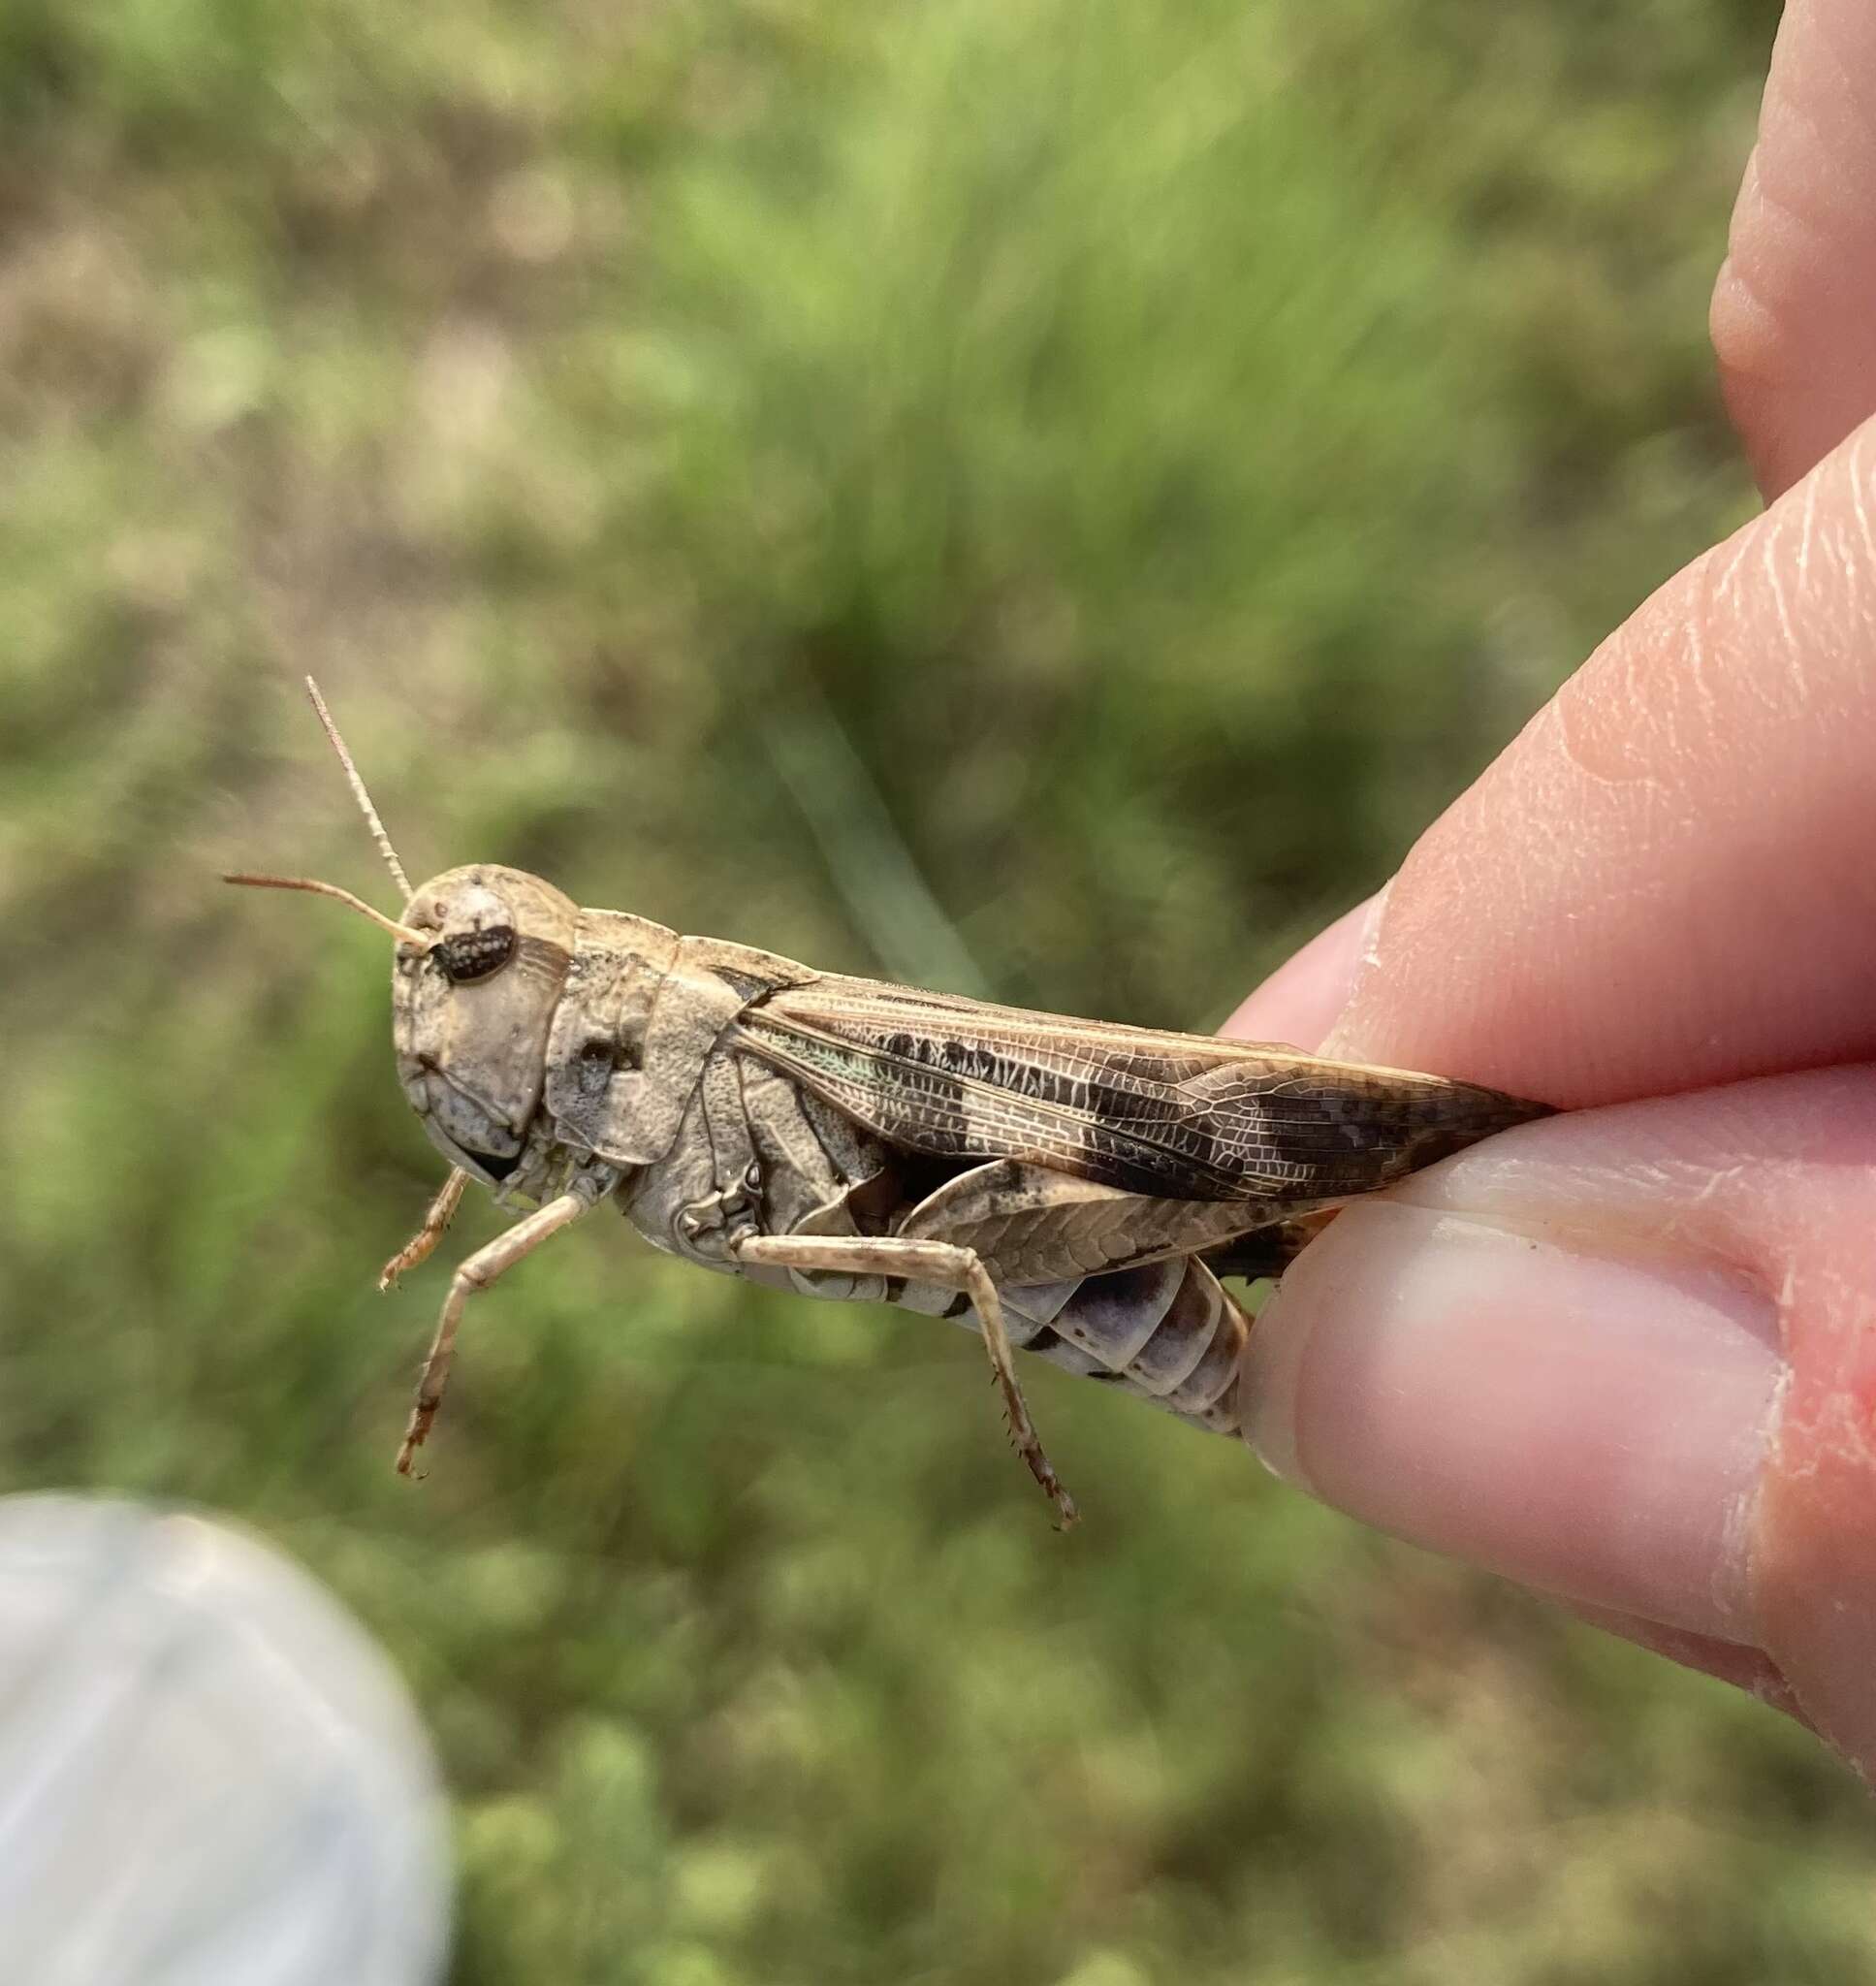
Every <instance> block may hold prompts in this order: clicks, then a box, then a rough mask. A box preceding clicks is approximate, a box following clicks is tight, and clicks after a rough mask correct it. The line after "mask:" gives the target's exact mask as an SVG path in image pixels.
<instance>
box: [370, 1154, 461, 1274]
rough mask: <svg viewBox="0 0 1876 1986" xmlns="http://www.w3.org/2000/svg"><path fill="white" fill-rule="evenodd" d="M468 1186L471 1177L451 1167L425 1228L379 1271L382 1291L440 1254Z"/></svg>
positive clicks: (433, 1203) (426, 1215)
mask: <svg viewBox="0 0 1876 1986" xmlns="http://www.w3.org/2000/svg"><path fill="white" fill-rule="evenodd" d="M468 1183H469V1175H468V1174H467V1173H466V1172H465V1171H464V1170H463V1169H462V1168H461V1166H452V1167H451V1168H450V1176H449V1177H448V1178H447V1179H445V1180H444V1181H443V1183H442V1185H441V1186H439V1187H438V1188H437V1189H436V1198H435V1199H434V1200H432V1201H430V1203H429V1212H428V1213H427V1214H425V1216H424V1225H423V1226H422V1227H421V1228H419V1229H418V1230H417V1232H416V1233H414V1234H413V1235H412V1236H411V1237H410V1239H409V1240H408V1241H406V1242H405V1243H404V1245H403V1246H402V1247H401V1248H400V1249H398V1251H397V1254H396V1255H394V1256H393V1257H392V1258H391V1260H390V1261H389V1262H387V1263H386V1264H385V1265H384V1266H383V1268H381V1269H380V1270H379V1271H378V1288H379V1289H381V1290H388V1289H390V1287H391V1286H392V1284H393V1283H395V1282H396V1281H397V1278H398V1277H399V1276H400V1275H402V1274H403V1273H404V1271H405V1270H406V1269H413V1268H416V1267H417V1266H418V1265H420V1264H422V1263H426V1262H428V1261H429V1259H430V1257H431V1256H432V1255H433V1254H434V1253H435V1252H436V1244H437V1243H438V1242H439V1241H440V1240H442V1238H443V1235H444V1233H445V1232H446V1231H447V1230H448V1228H449V1225H450V1222H451V1220H452V1219H453V1218H454V1217H455V1214H456V1210H457V1208H458V1206H459V1205H461V1201H462V1189H463V1188H464V1187H465V1186H466V1185H468Z"/></svg>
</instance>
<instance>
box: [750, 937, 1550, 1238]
mask: <svg viewBox="0 0 1876 1986" xmlns="http://www.w3.org/2000/svg"><path fill="white" fill-rule="evenodd" d="M737 1034H738V1042H739V1045H740V1046H741V1047H743V1048H744V1049H745V1050H747V1052H749V1053H751V1054H754V1055H757V1056H759V1057H760V1058H761V1059H762V1060H763V1061H765V1062H767V1063H769V1064H770V1065H771V1066H772V1067H774V1068H777V1069H779V1070H781V1071H783V1072H784V1073H787V1074H789V1075H792V1076H794V1077H795V1078H796V1079H798V1080H799V1081H800V1082H802V1083H804V1084H805V1085H806V1086H807V1087H808V1088H809V1089H811V1090H812V1091H814V1092H815V1093H816V1094H817V1095H819V1096H821V1097H824V1098H825V1099H826V1100H827V1101H828V1102H829V1103H830V1104H832V1105H834V1106H835V1107H836V1108H837V1109H840V1110H843V1111H844V1112H845V1113H846V1114H847V1115H848V1116H850V1117H852V1118H853V1119H854V1120H855V1121H856V1122H858V1123H860V1124H863V1125H865V1126H866V1127H867V1129H868V1130H870V1131H872V1132H873V1133H874V1135H875V1136H876V1137H881V1138H883V1139H885V1140H886V1141H887V1142H888V1143H890V1144H893V1145H897V1146H899V1147H900V1148H901V1149H903V1150H906V1151H914V1152H923V1153H927V1154H930V1155H932V1156H934V1157H938V1158H956V1159H992V1158H1009V1159H1017V1160H1021V1161H1023V1162H1024V1163H1026V1164H1030V1165H1035V1166H1045V1167H1049V1168H1052V1169H1056V1170H1058V1171H1063V1172H1068V1173H1072V1174H1073V1175H1074V1176H1076V1177H1077V1178H1082V1179H1092V1180H1097V1181H1098V1182H1100V1183H1102V1184H1104V1185H1108V1186H1115V1187H1119V1188H1121V1189H1123V1190H1124V1191H1126V1192H1129V1193H1137V1194H1145V1195H1148V1196H1151V1197H1153V1198H1155V1199H1161V1200H1204V1201H1230V1200H1255V1201H1258V1202H1259V1203H1260V1204H1262V1205H1266V1206H1273V1207H1297V1206H1303V1205H1317V1204H1324V1203H1328V1202H1331V1201H1337V1200H1345V1199H1349V1198H1351V1197H1352V1196H1354V1195H1356V1194H1362V1193H1369V1192H1372V1191H1374V1190H1375V1189H1376V1188H1377V1187H1380V1186H1384V1185H1386V1184H1387V1183H1388V1182H1389V1181H1390V1180H1393V1179H1397V1178H1400V1177H1402V1176H1403V1175H1404V1174H1406V1173H1408V1172H1411V1171H1414V1170H1415V1169H1417V1168H1418V1167H1420V1166H1424V1165H1430V1164H1431V1163H1432V1162H1433V1161H1434V1160H1435V1159H1439V1158H1444V1157H1445V1156H1446V1155H1447V1153H1449V1152H1453V1151H1457V1150H1459V1149H1460V1148H1461V1147H1462V1146H1464V1145H1467V1144H1471V1143H1473V1142H1474V1141H1475V1140H1476V1139H1478V1138H1481V1137H1487V1136H1489V1135H1490V1134H1491V1133H1492V1132H1494V1131H1501V1130H1503V1129H1505V1128H1506V1127H1507V1126H1508V1125H1511V1124H1517V1123H1521V1122H1523V1121H1524V1120H1525V1119H1526V1118H1530V1117H1537V1116H1542V1115H1543V1114H1545V1113H1544V1106H1543V1105H1538V1104H1527V1103H1522V1102H1519V1101H1518V1100H1517V1099H1515V1098H1512V1097H1506V1096H1501V1095H1499V1094H1498V1093H1497V1092H1496V1091H1493V1090H1485V1089H1479V1088H1476V1087H1474V1086H1472V1085H1470V1084H1467V1083H1457V1082H1449V1081H1447V1080H1446V1079H1445V1078H1444V1077H1441V1076H1432V1075H1416V1074H1412V1073H1405V1072H1400V1071H1395V1070H1380V1069H1367V1068H1362V1067H1360V1066H1358V1065H1355V1064H1351V1063H1335V1062H1322V1061H1319V1060H1318V1059H1317V1058H1315V1057H1313V1056H1308V1055H1300V1054H1298V1053H1296V1051H1295V1050H1293V1049H1286V1048H1274V1047H1266V1046H1263V1045H1260V1044H1257V1043H1252V1042H1240V1041H1219V1040H1216V1039H1214V1038H1212V1037H1209V1036H1203V1035H1174V1034H1159V1033H1155V1032H1154V1031H1152V1030H1150V1029H1145V1028H1126V1027H1119V1026H1116V1025H1114V1024H1112V1023H1110V1022H1101V1021H1083V1020H1075V1019H1071V1018H1069V1017H1067V1016H1065V1015H1060V1014H1047V1013H1032V1012H1029V1011H1027V1010H1025V1009H1021V1008H1007V1007H992V1006H987V1005H984V1004H982V1003H980V1002H976V1001H970V1000H963V999H958V998H955V997H951V996H946V995H940V994H930V993H923V992H919V991H917V990H915V989H913V988H909V987H905V986H892V985H887V984H884V983H882V982H879V981H875V980H870V979H849V978H840V977H824V978H821V979H817V980H816V981H814V983H813V984H811V985H809V986H799V987H790V988H786V989H784V990H782V991H780V992H778V993H776V994H775V995H774V996H773V997H771V998H770V999H768V1000H766V1001H764V1002H762V1003H760V1004H759V1005H756V1006H753V1007H750V1008H747V1009H745V1010H744V1012H743V1014H742V1015H741V1016H740V1018H739V1020H738V1022H737Z"/></svg>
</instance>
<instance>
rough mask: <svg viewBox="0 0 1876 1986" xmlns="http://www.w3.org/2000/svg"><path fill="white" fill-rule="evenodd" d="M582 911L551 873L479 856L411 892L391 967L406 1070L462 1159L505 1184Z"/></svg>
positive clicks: (455, 1156) (408, 1082)
mask: <svg viewBox="0 0 1876 1986" xmlns="http://www.w3.org/2000/svg"><path fill="white" fill-rule="evenodd" d="M579 915H580V913H579V911H578V910H577V908H576V907H575V906H574V904H573V903H572V901H571V900H570V899H569V898H567V897H565V896H562V895H561V893H560V892H559V891H558V890H557V889H556V888H555V887H554V885H553V884H552V883H549V882H543V881H541V880H540V878H539V877H538V876H529V875H528V874H527V873H526V871H525V870H522V869H503V868H499V867H497V866H495V865H494V864H493V863H487V862H478V863H474V864H472V865H471V866H470V867H468V868H466V869H446V870H445V871H444V872H443V874H442V875H441V876H438V877H436V878H434V879H433V880H432V881H429V882H427V883H425V884H424V885H423V887H422V888H421V889H418V890H415V891H413V892H412V895H411V898H410V901H409V903H408V904H407V905H405V907H404V914H403V918H402V920H401V921H402V923H403V924H404V926H405V927H406V928H407V929H408V930H409V931H410V932H411V933H412V934H413V936H412V938H411V939H408V940H404V941H401V942H400V943H399V944H398V945H397V963H396V965H395V966H394V967H393V969H392V977H391V1006H392V1029H393V1035H394V1039H395V1041H396V1042H397V1079H398V1081H399V1082H401V1083H402V1085H403V1091H404V1095H405V1096H406V1097H407V1098H409V1100H410V1105H411V1107H412V1108H413V1109H414V1110H415V1111H416V1112H417V1114H418V1115H419V1116H420V1117H421V1118H422V1119H423V1120H424V1129H425V1130H426V1131H427V1132H428V1133H429V1137H430V1140H431V1142H432V1143H434V1144H436V1145H437V1146H438V1147H439V1148H440V1149H441V1150H442V1152H443V1153H444V1155H445V1156H446V1157H447V1158H448V1159H449V1160H450V1161H451V1163H452V1164H454V1165H458V1166H461V1167H463V1168H465V1169H467V1170H468V1171H470V1172H473V1173H474V1174H475V1175H476V1177H477V1178H479V1179H483V1180H485V1181H488V1182H489V1183H491V1184H495V1185H498V1184H499V1183H500V1182H501V1180H502V1179H503V1178H505V1177H506V1176H507V1174H508V1173H509V1172H510V1171H511V1170H513V1169H514V1165H515V1162H516V1160H517V1159H518V1158H519V1157H520V1155H521V1150H522V1146H523V1143H524V1141H525V1137H526V1134H527V1126H528V1122H529V1120H530V1119H531V1118H532V1117H533V1115H534V1112H535V1111H536V1109H538V1108H539V1107H540V1102H541V1088H542V1085H543V1083H544V1082H545V1080H546V1075H547V1041H548V1033H549V1030H550V1029H551V1028H552V1027H553V1025H554V1010H555V1009H556V1007H557V1006H558V1005H559V1002H560V991H561V988H562V987H563V986H564V985H565V983H566V977H567V968H568V965H569V964H570V962H571V960H572V957H573V947H574V935H575V925H576V923H577V921H578V919H579Z"/></svg>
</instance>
